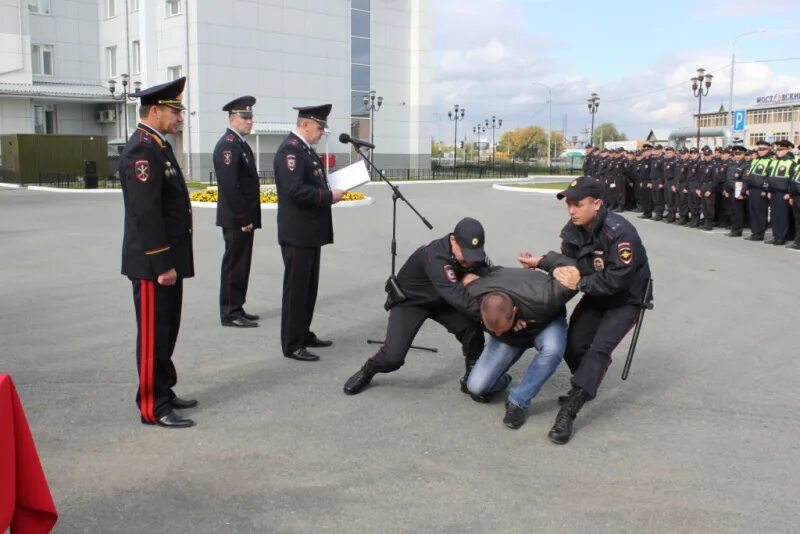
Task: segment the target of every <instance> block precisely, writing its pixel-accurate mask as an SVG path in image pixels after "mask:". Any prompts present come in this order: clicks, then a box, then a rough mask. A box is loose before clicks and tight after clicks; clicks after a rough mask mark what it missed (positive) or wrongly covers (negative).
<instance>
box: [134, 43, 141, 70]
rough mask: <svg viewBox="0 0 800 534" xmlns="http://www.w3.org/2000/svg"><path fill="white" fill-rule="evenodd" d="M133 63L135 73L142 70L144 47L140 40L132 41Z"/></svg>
mask: <svg viewBox="0 0 800 534" xmlns="http://www.w3.org/2000/svg"><path fill="white" fill-rule="evenodd" d="M131 63H132V65H131V66H132V67H133V74H139V73H140V72H142V47H141V44H140V43H139V41H133V42H131Z"/></svg>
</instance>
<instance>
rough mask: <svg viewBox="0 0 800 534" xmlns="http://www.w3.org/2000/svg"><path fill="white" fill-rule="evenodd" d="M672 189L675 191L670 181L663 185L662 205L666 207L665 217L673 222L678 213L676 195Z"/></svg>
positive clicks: (673, 184)
mask: <svg viewBox="0 0 800 534" xmlns="http://www.w3.org/2000/svg"><path fill="white" fill-rule="evenodd" d="M673 187H675V189H677V187H676V185H675V182H674V181H672V180H671V181H669V182H666V183H665V184H664V204H665V205H666V206H667V216H668V217H669V218H670V220H674V219H675V215H677V213H678V193H677V191H673V190H672V188H673Z"/></svg>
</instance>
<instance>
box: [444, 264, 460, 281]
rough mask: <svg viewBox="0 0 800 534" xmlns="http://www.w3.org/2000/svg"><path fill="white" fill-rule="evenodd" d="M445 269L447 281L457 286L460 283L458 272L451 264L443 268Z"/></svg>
mask: <svg viewBox="0 0 800 534" xmlns="http://www.w3.org/2000/svg"><path fill="white" fill-rule="evenodd" d="M443 269H444V277H445V278H447V281H448V282H450V283H451V284H455V283H456V282H458V278H457V277H456V271H455V269H453V266H452V265H450V264H449V263H448V264H447V265H445V266H444V267H443Z"/></svg>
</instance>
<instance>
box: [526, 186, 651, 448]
mask: <svg viewBox="0 0 800 534" xmlns="http://www.w3.org/2000/svg"><path fill="white" fill-rule="evenodd" d="M601 195H602V188H601V187H599V186H598V184H597V183H596V182H594V181H593V180H589V179H586V178H583V177H581V178H578V179H577V180H575V181H573V182H572V183H571V184H570V186H569V187H568V188H567V189H566V190H564V191H562V192H560V193H558V198H559V199H563V198H566V199H567V209H568V210H569V214H570V222H568V223H567V225H566V226H565V227H564V228H563V230H562V231H561V239H562V241H561V252H562V253H563V254H564V255H565V256H568V257H570V258H575V259H576V260H577V265H578V266H577V267H569V266H567V267H558V268H556V269H554V270H553V277H554V278H555V279H556V280H558V281H559V282H561V283H562V284H564V285H565V286H567V287H568V288H570V289H577V290H578V291H580V292H582V293H583V297H582V298H581V300H580V302H579V303H578V305H577V306H576V307H575V310H574V311H573V312H572V317H571V318H570V321H569V329H568V331H567V348H566V350H565V352H564V361H565V362H567V365H568V366H569V369H570V371H571V372H572V389H570V391H569V394H568V395H567V398H566V399H565V404H564V406H563V407H562V408H561V410H559V412H558V415H557V416H556V420H555V424H554V425H553V428H552V429H551V430H550V433H549V434H548V437H549V438H550V440H551V441H552V442H553V443H556V444H559V445H561V444H564V443H566V442H567V441H569V439H570V437H571V436H572V423H573V421H574V419H575V417H576V415H577V414H578V412H579V411H580V409H581V407H582V406H583V405H584V403H586V401H588V400H591V399H593V398H594V397H595V396H596V395H597V389H598V387H599V386H600V383H601V382H602V380H603V377H604V376H605V373H606V370H607V369H608V366H609V365H610V364H611V353H612V352H613V351H614V349H615V348H616V346H617V345H618V344H619V342H620V341H622V338H623V337H625V334H627V333H628V331H629V330H630V329H631V328H632V327H633V326H634V325H635V324H636V322H637V320H638V318H639V312H640V310H641V303H642V301H643V300H644V296H645V295H644V293H645V291H646V289H647V282H648V280H649V279H650V266H649V263H648V261H647V252H646V251H645V248H644V246H643V245H642V241H641V239H640V238H639V234H638V233H637V232H636V228H634V227H633V225H632V224H631V223H630V222H628V220H627V219H625V218H624V217H622V216H621V215H619V214H617V213H613V212H611V211H609V210H608V209H607V208H606V207H605V206H604V205H603V202H602V201H601V200H600V199H599V197H600V196H601ZM518 259H519V261H520V263H522V264H523V265H525V266H531V267H535V266H537V265H538V264H537V265H529V264H528V263H527V258H525V257H522V256H520V257H519V258H518ZM545 268H546V266H545ZM648 298H650V296H648Z"/></svg>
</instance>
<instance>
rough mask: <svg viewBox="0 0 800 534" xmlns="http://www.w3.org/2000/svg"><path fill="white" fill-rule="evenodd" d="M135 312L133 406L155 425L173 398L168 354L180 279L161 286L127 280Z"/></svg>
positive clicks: (178, 307) (175, 337) (178, 319)
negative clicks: (135, 385)
mask: <svg viewBox="0 0 800 534" xmlns="http://www.w3.org/2000/svg"><path fill="white" fill-rule="evenodd" d="M131 283H132V284H133V304H134V308H135V309H136V327H137V335H136V367H137V369H138V371H139V389H138V391H137V392H136V405H137V406H139V411H140V412H141V414H142V418H143V419H144V420H145V421H147V422H150V423H153V422H155V421H156V420H157V419H158V418H159V417H161V416H162V415H164V413H166V412H168V411H169V410H170V408H169V401H171V400H172V399H174V398H175V393H174V392H173V391H172V388H173V387H175V384H176V383H177V381H178V375H177V372H176V371H175V366H174V365H173V363H172V352H173V351H174V350H175V342H176V341H177V340H178V330H179V329H180V326H181V305H182V301H183V280H182V279H180V278H178V280H177V282H176V283H175V285H174V286H162V285H159V284H158V282H156V281H155V280H139V279H134V278H131Z"/></svg>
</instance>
